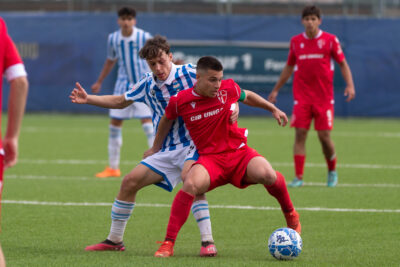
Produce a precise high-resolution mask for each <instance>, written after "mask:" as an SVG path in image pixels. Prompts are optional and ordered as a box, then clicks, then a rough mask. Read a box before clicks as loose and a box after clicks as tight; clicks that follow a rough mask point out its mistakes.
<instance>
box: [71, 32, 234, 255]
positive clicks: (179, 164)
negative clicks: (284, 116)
mask: <svg viewBox="0 0 400 267" xmlns="http://www.w3.org/2000/svg"><path fill="white" fill-rule="evenodd" d="M140 56H141V57H142V58H145V59H146V61H147V64H148V65H149V67H150V68H151V70H152V73H147V74H146V75H145V77H143V78H142V79H141V80H140V81H139V82H138V83H137V84H135V85H134V86H133V87H132V89H131V90H130V91H128V92H126V93H125V94H124V95H121V96H115V95H113V96H111V95H109V96H96V95H87V93H86V91H85V90H84V89H83V88H82V87H81V86H80V85H79V83H77V84H76V86H77V88H74V90H73V91H72V93H71V95H70V98H71V101H72V102H73V103H78V104H91V105H96V106H100V107H104V108H124V107H126V106H128V105H131V104H132V103H135V102H136V101H138V102H144V103H146V104H147V105H148V106H149V107H150V108H151V110H152V112H153V123H154V125H156V126H158V123H159V121H160V119H161V117H162V116H163V114H164V109H165V107H166V106H167V105H168V102H169V99H170V97H171V96H173V95H175V94H176V93H177V92H179V91H182V90H186V89H189V88H191V87H193V85H194V83H195V82H196V69H195V67H194V66H192V65H191V64H185V65H175V64H173V63H172V54H171V53H170V46H169V44H168V42H167V40H166V39H165V38H164V37H161V36H155V37H154V38H153V39H150V40H148V41H147V42H146V45H145V46H144V47H143V48H142V49H141V50H140ZM236 106H237V105H236ZM237 116H238V112H237V109H236V110H235V112H233V114H232V116H231V118H230V119H231V120H232V121H236V119H237ZM197 157H198V154H197V151H196V148H195V146H194V144H193V142H192V139H191V137H190V135H189V133H188V131H187V129H186V126H185V125H184V123H183V121H182V119H181V118H178V119H177V120H175V121H174V122H173V125H172V128H171V131H170V132H169V134H168V137H167V138H166V140H165V142H164V143H163V146H162V149H161V150H160V151H159V152H158V153H155V154H153V155H152V156H150V157H147V158H145V159H144V160H142V161H141V162H140V164H139V165H138V166H136V167H135V168H134V169H133V170H132V171H131V172H130V173H129V174H127V175H126V176H125V177H124V179H123V181H122V184H121V188H120V191H119V193H118V196H117V198H116V199H115V202H114V204H113V207H112V210H111V217H112V223H111V230H110V234H109V235H108V237H107V240H105V241H103V242H102V243H99V244H95V245H92V246H88V247H87V248H86V250H125V247H124V244H123V243H122V239H123V234H124V231H125V228H126V223H127V221H128V219H129V217H130V215H131V213H132V211H133V208H134V205H135V200H136V193H137V192H138V191H139V190H140V189H141V188H143V187H146V186H148V185H151V184H156V185H158V186H160V187H162V188H164V189H166V190H168V191H172V189H173V188H174V187H175V186H176V185H177V184H178V183H179V182H180V181H181V177H184V173H185V172H187V170H188V169H189V168H190V166H191V165H192V163H193V162H194V160H196V159H197ZM181 174H182V175H181ZM192 212H193V215H194V217H195V219H196V221H197V223H198V226H199V229H200V234H201V240H202V246H201V249H200V255H201V256H215V255H216V254H217V250H216V248H215V245H214V240H213V237H212V231H211V221H210V213H209V209H208V202H207V200H206V199H205V195H204V194H202V195H199V196H196V199H195V201H194V202H193V205H192Z"/></svg>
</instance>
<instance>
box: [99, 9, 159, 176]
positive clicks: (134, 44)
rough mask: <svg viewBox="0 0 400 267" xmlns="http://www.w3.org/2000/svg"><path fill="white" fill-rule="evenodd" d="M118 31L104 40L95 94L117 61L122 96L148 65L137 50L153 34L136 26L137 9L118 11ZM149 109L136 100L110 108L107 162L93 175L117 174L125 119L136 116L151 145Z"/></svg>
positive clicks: (117, 91)
mask: <svg viewBox="0 0 400 267" xmlns="http://www.w3.org/2000/svg"><path fill="white" fill-rule="evenodd" d="M118 24H119V27H120V30H118V31H115V32H113V33H111V34H110V35H109V36H108V42H107V59H106V62H105V63H104V66H103V69H102V71H101V73H100V76H99V78H98V79H97V81H96V82H95V83H94V84H93V85H92V92H93V93H98V92H99V91H100V88H101V84H102V82H103V80H104V79H105V78H106V77H107V75H108V74H109V73H110V71H111V70H112V68H113V67H114V65H115V63H117V62H118V76H117V80H116V82H115V87H114V95H122V94H124V93H125V92H126V91H128V90H129V87H130V85H132V84H135V83H137V82H138V81H139V80H140V78H142V77H143V76H144V75H145V73H147V72H149V71H150V70H149V68H148V66H147V64H146V61H145V60H144V59H141V58H140V57H139V51H140V49H141V48H142V47H143V46H144V44H145V43H146V41H147V40H148V39H149V38H151V37H152V36H151V35H150V33H148V32H146V31H144V30H142V29H139V28H137V27H136V26H135V25H136V11H135V9H133V8H130V7H122V8H121V9H119V10H118ZM151 116H152V114H151V111H150V109H149V108H148V107H147V106H146V105H145V104H143V103H140V102H136V103H134V104H132V105H130V106H128V107H126V108H124V109H111V110H110V118H111V121H110V125H109V138H108V161H109V165H108V166H107V167H106V168H105V169H104V171H102V172H99V173H97V174H96V177H99V178H106V177H119V176H120V175H121V172H120V170H119V163H120V151H121V146H122V124H123V121H124V120H127V119H132V118H138V119H140V120H141V123H142V128H143V131H144V133H145V134H146V137H147V144H148V146H149V147H151V145H152V144H153V140H154V131H153V123H152V121H151Z"/></svg>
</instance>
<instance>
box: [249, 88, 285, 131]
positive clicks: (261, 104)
mask: <svg viewBox="0 0 400 267" xmlns="http://www.w3.org/2000/svg"><path fill="white" fill-rule="evenodd" d="M244 92H245V94H246V97H245V99H244V100H243V103H244V104H246V105H248V106H252V107H257V108H262V109H265V110H268V111H270V112H271V113H272V116H274V118H275V119H276V120H277V122H278V124H279V125H280V126H285V125H286V124H287V123H288V121H289V120H288V118H287V116H286V114H285V112H283V111H282V110H280V109H279V108H277V107H276V106H275V105H274V104H272V103H271V102H268V101H267V100H265V99H264V98H262V97H261V96H260V95H258V94H256V93H254V92H252V91H249V90H244Z"/></svg>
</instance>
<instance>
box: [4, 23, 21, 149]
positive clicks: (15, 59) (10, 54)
mask: <svg viewBox="0 0 400 267" xmlns="http://www.w3.org/2000/svg"><path fill="white" fill-rule="evenodd" d="M21 63H22V60H21V58H20V56H19V54H18V50H17V48H16V47H15V45H14V42H13V41H12V40H11V38H10V36H9V35H8V34H7V26H6V24H5V22H4V20H3V19H2V18H0V75H1V76H3V74H4V73H5V74H6V77H7V78H8V79H11V78H12V77H15V76H20V75H19V74H20V72H21V68H16V69H14V68H11V69H10V67H13V66H15V65H16V64H21ZM24 73H25V70H24ZM2 85H3V82H0V117H1V107H2V96H1V95H2ZM0 129H1V128H0ZM0 132H1V130H0ZM0 148H2V145H1V134H0Z"/></svg>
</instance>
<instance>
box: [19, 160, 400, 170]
mask: <svg viewBox="0 0 400 267" xmlns="http://www.w3.org/2000/svg"><path fill="white" fill-rule="evenodd" d="M18 162H19V163H22V164H71V165H105V164H107V161H105V160H80V159H56V160H46V159H20V160H19V161H18ZM139 162H140V161H138V160H136V161H126V160H125V161H121V164H122V165H130V166H135V165H137V164H138V163H139ZM271 164H272V165H275V166H285V167H293V162H271ZM306 167H311V168H326V164H325V163H312V162H308V163H306ZM337 167H338V168H352V169H394V170H399V169H400V165H384V164H341V163H339V164H337Z"/></svg>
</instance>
